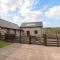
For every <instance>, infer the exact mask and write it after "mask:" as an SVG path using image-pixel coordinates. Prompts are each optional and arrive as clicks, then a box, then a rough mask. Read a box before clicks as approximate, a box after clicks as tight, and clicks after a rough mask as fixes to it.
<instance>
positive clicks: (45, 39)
mask: <svg viewBox="0 0 60 60" xmlns="http://www.w3.org/2000/svg"><path fill="white" fill-rule="evenodd" d="M43 38H44V45H45V46H47V35H46V34H43Z"/></svg>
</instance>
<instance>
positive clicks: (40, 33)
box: [22, 27, 42, 37]
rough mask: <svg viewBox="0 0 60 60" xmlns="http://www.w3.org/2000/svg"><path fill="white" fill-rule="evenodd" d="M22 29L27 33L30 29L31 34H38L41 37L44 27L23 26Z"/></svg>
mask: <svg viewBox="0 0 60 60" xmlns="http://www.w3.org/2000/svg"><path fill="white" fill-rule="evenodd" d="M22 30H24V34H25V35H27V31H30V35H32V36H38V37H41V36H42V28H40V27H38V28H22ZM35 30H37V31H38V33H37V34H35V32H34V31H35Z"/></svg>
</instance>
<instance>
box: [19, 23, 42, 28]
mask: <svg viewBox="0 0 60 60" xmlns="http://www.w3.org/2000/svg"><path fill="white" fill-rule="evenodd" d="M20 27H21V28H22V27H43V23H42V22H27V23H22V24H21V26H20Z"/></svg>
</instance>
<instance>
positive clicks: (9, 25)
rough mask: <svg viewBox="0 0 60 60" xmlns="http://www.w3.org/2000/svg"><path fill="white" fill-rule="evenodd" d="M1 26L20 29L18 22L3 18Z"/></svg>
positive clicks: (0, 22)
mask: <svg viewBox="0 0 60 60" xmlns="http://www.w3.org/2000/svg"><path fill="white" fill-rule="evenodd" d="M0 27H5V28H11V29H19V26H18V25H17V24H14V23H11V22H8V21H5V20H3V19H0Z"/></svg>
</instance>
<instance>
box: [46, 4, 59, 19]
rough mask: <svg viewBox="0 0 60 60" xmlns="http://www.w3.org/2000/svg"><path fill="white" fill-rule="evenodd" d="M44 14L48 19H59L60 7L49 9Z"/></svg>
mask: <svg viewBox="0 0 60 60" xmlns="http://www.w3.org/2000/svg"><path fill="white" fill-rule="evenodd" d="M45 14H46V16H47V17H49V18H55V17H60V5H59V6H53V7H52V8H49V9H48V11H47V12H45Z"/></svg>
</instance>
